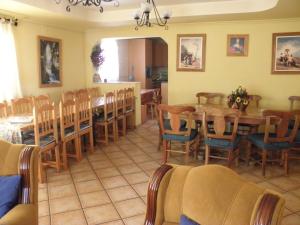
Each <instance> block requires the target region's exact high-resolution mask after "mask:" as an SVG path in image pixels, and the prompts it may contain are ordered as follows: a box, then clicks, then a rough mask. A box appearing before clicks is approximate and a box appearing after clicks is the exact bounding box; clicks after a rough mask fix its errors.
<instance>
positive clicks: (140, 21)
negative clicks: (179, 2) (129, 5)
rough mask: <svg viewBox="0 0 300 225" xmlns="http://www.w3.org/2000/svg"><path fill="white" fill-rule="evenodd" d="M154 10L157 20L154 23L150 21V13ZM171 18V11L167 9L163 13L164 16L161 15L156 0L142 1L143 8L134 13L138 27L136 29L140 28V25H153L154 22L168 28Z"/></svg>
mask: <svg viewBox="0 0 300 225" xmlns="http://www.w3.org/2000/svg"><path fill="white" fill-rule="evenodd" d="M152 10H153V11H154V14H155V21H156V22H154V23H151V22H150V13H151V11H152ZM170 18H171V11H170V10H167V11H165V12H164V13H163V15H162V17H161V16H160V14H159V12H158V10H157V8H156V5H155V2H154V0H147V1H146V2H145V3H141V9H140V10H138V11H137V12H136V13H135V14H134V19H135V21H136V27H135V30H138V29H139V27H143V26H147V27H152V26H153V24H155V25H158V26H161V27H165V29H166V30H167V29H168V25H167V22H168V20H169V19H170Z"/></svg>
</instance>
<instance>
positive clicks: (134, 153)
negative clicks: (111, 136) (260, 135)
mask: <svg viewBox="0 0 300 225" xmlns="http://www.w3.org/2000/svg"><path fill="white" fill-rule="evenodd" d="M125 152H126V154H127V155H129V156H130V157H133V156H139V155H145V153H144V152H143V151H141V150H140V149H139V148H134V149H130V150H126V151H125Z"/></svg>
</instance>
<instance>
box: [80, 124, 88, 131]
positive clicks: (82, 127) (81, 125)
mask: <svg viewBox="0 0 300 225" xmlns="http://www.w3.org/2000/svg"><path fill="white" fill-rule="evenodd" d="M89 127H90V124H89V122H82V123H81V124H80V130H85V129H87V128H89Z"/></svg>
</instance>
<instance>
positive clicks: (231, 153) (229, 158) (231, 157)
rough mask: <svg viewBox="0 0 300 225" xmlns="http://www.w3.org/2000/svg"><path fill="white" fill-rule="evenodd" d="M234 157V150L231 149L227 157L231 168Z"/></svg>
mask: <svg viewBox="0 0 300 225" xmlns="http://www.w3.org/2000/svg"><path fill="white" fill-rule="evenodd" d="M233 158H234V157H233V150H232V149H231V150H229V151H228V158H227V160H228V163H227V166H228V167H229V168H231V165H232V161H233Z"/></svg>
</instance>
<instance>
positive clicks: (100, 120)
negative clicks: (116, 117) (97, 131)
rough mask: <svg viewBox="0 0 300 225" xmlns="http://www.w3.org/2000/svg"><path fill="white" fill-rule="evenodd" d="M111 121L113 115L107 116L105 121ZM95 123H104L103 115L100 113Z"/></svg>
mask: <svg viewBox="0 0 300 225" xmlns="http://www.w3.org/2000/svg"><path fill="white" fill-rule="evenodd" d="M112 119H113V113H109V114H108V115H107V121H109V120H112ZM96 121H98V122H103V121H104V113H100V114H99V115H98V116H97V117H96Z"/></svg>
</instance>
